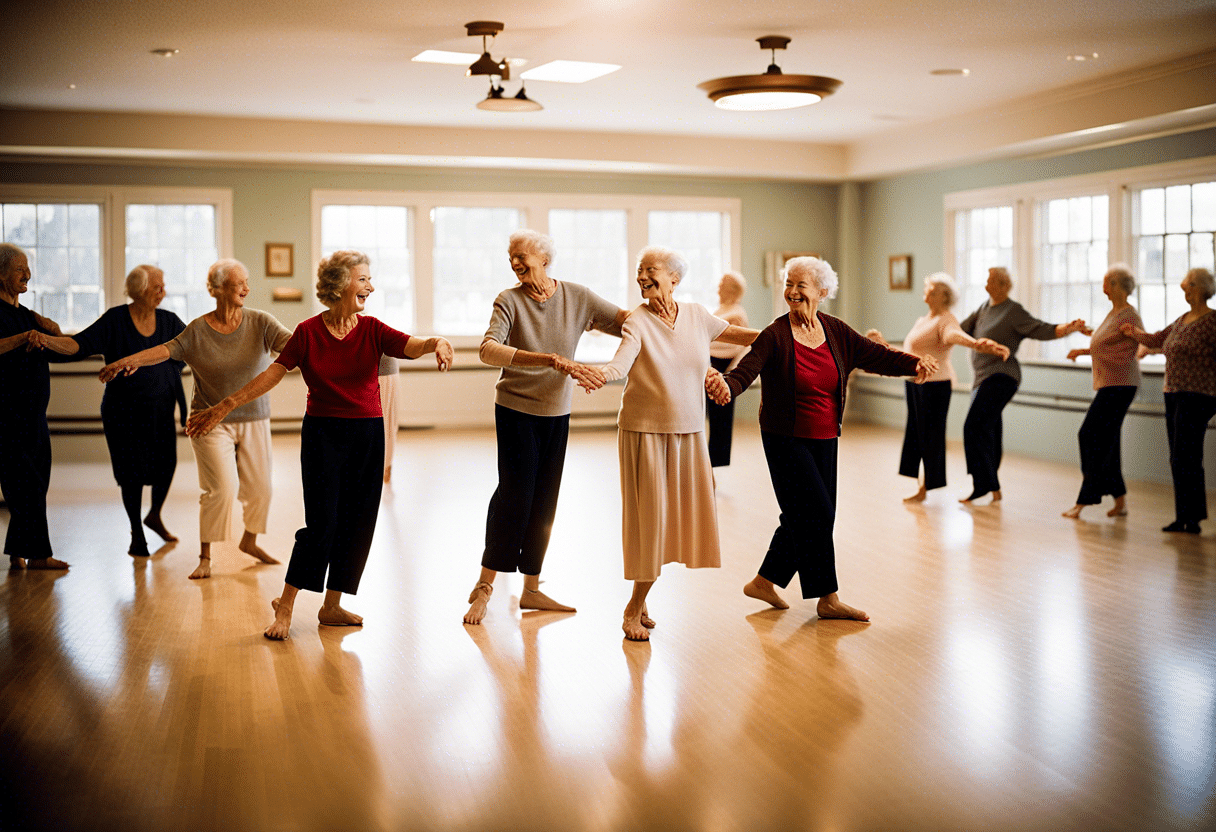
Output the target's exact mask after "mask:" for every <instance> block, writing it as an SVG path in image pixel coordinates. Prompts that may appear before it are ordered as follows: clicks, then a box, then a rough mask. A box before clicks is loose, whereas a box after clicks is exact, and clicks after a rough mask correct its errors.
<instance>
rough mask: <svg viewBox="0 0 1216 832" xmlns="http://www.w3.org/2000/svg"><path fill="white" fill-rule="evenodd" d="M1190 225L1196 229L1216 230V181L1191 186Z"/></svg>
mask: <svg viewBox="0 0 1216 832" xmlns="http://www.w3.org/2000/svg"><path fill="white" fill-rule="evenodd" d="M1191 227H1192V228H1194V230H1196V231H1216V182H1200V183H1199V184H1197V185H1192V186H1191Z"/></svg>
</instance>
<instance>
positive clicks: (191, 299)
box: [115, 203, 219, 321]
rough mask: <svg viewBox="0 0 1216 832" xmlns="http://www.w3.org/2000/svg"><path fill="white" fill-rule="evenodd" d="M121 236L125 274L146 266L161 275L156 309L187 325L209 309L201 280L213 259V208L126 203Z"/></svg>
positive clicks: (216, 254)
mask: <svg viewBox="0 0 1216 832" xmlns="http://www.w3.org/2000/svg"><path fill="white" fill-rule="evenodd" d="M126 233H127V245H126V249H125V251H124V260H125V263H126V271H127V272H128V273H129V272H130V271H131V269H133V268H135V267H136V266H140V265H144V264H147V265H151V266H157V267H158V268H160V269H161V270H162V271H164V273H165V299H164V300H163V301H161V308H162V309H167V310H169V311H171V312H175V313H176V314H177V316H178V317H179V318H181V319H182V320H183V321H191V320H193V319H195V318H197V317H198V316H199V315H202V314H204V313H205V312H208V311H210V310H211V309H213V308H214V307H215V301H214V300H212V298H211V296H210V294H209V293H208V292H207V288H206V285H207V283H206V280H205V278H206V275H207V270H208V269H209V268H210V267H211V264H212V263H214V262H215V261H216V260H218V259H219V248H218V244H217V237H216V210H215V206H214V205H209V204H174V203H155V204H148V203H129V204H128V205H127V210H126ZM124 277H125V275H124ZM115 301H116V302H118V299H115Z"/></svg>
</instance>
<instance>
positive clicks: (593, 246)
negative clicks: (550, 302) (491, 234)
mask: <svg viewBox="0 0 1216 832" xmlns="http://www.w3.org/2000/svg"><path fill="white" fill-rule="evenodd" d="M549 236H550V237H552V238H553V244H554V247H555V248H556V249H557V251H558V256H557V258H556V259H555V260H554V261H553V268H552V269H550V274H552V275H553V276H554V277H556V278H558V279H559V280H569V281H572V282H574V283H581V284H583V285H584V286H586V287H587V288H588V289H590V290H591V291H593V292H595V293H596V294H597V295H599V296H600V297H602V298H604V299H605V300H610V301H612V302H613V303H615V304H616V305H617V306H620V307H628V306H631V305H632V304H631V303H630V295H629V287H630V286H631V285H632V284H633V266H632V261H631V260H630V256H629V215H628V213H627V212H626V211H624V210H623V209H612V208H609V209H600V208H554V209H552V210H550V211H549ZM618 343H619V342H618V341H617V339H615V338H613V337H612V336H611V335H605V334H604V333H602V332H594V331H592V332H588V333H585V334H584V335H583V337H582V339H581V340H580V341H579V345H578V351H577V353H576V354H577V355H578V357H579V359H580V360H582V361H589V362H604V361H610V360H612V356H613V354H614V353H615V352H616V347H617V344H618Z"/></svg>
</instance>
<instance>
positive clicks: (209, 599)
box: [0, 425, 1216, 832]
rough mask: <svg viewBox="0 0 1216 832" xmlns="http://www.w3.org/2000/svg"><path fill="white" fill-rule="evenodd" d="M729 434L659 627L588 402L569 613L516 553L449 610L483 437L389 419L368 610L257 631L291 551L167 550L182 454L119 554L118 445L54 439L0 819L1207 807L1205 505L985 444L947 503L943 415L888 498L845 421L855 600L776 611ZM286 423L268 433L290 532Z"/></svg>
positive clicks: (1209, 697)
mask: <svg viewBox="0 0 1216 832" xmlns="http://www.w3.org/2000/svg"><path fill="white" fill-rule="evenodd" d="M736 441H737V444H736V449H735V459H734V464H733V465H732V466H731V467H730V468H729V469H725V470H721V469H720V470H719V472H718V504H719V511H720V522H721V529H722V552H723V567H722V568H721V569H718V570H699V571H690V570H685V569H683V568H682V567H679V566H668V567H667V568H666V569H665V570H664V573H663V576H662V578H661V579H660V580H659V582H658V584H657V585H656V586H655V589H654V590H653V591H652V593H651V595H650V612H651V614H652V615H653V616H654V618H655V619H656V620H657V621H658V627H657V628H656V629H655V631H654V633H653V639H652V641H651V643H649V644H635V643H629V642H625V641H623V640H622V638H621V631H620V613H621V610H622V608H623V607H624V605H625V602H626V600H627V598H628V595H629V585H628V584H626V583H625V581H624V580H623V579H622V578H621V556H620V548H619V547H620V532H619V517H620V508H619V496H618V486H617V467H616V465H617V464H616V447H615V434H614V433H612V432H603V431H598V432H597V431H588V432H575V433H574V434H573V435H572V437H571V442H570V454H569V458H568V460H567V464H566V479H565V483H564V486H563V492H562V497H561V506H560V508H559V511H558V519H557V523H556V525H555V527H554V531H553V542H552V545H551V548H550V554H549V559H548V562H547V564H546V571H545V576H544V577H545V579H546V583H545V590H546V592H548V593H549V594H551V595H552V596H554V597H555V598H557V599H558V600H561V601H565V602H567V603H571V604H574V605H576V606H577V607H578V609H579V612H578V613H577V614H575V615H562V614H553V613H524V614H521V613H520V612H519V610H518V607H517V600H518V593H519V592H520V590H521V587H522V582H521V580H520V578H519V577H518V576H509V577H506V578H505V579H504V578H500V580H499V585H498V588H497V592H496V593H495V595H494V597H493V599H492V601H491V604H490V609H489V614H488V616H487V618H486V621H485V624H484V625H482V626H479V627H469V626H465V625H463V624H462V623H461V621H460V619H461V616H462V614H463V612H464V610H465V608H466V606H467V605H466V604H465V597H466V596H467V594H468V591H469V589H471V588H472V585H473V583H474V581H475V579H476V575H477V568H478V560H479V557H480V550H481V542H482V536H483V534H484V522H485V511H486V505H487V502H488V500H489V497H490V494H491V492H492V491H493V488H494V485H495V483H494V477H495V458H494V437H493V434H492V433H491V432H488V431H486V432H479V431H469V432H455V431H452V432H448V431H417V432H406V433H402V434H401V441H400V442H399V444H398V450H397V459H396V466H395V468H394V471H395V473H396V481H395V482H394V483H393V484H392V486H391V487H390V488H388V489H386V491H385V494H384V511H383V512H382V514H381V517H380V523H379V526H378V528H377V532H376V542H375V546H374V549H373V552H372V556H371V559H370V561H369V564H368V569H367V573H366V574H365V576H364V580H363V587H362V590H361V592H360V593H359V595H358V596H357V597H355V598H354V599H352V600H351V603H350V607H351V608H352V609H353V610H354V611H356V612H359V613H361V614H363V615H364V616H366V619H367V624H366V626H365V627H363V628H361V629H358V630H342V629H334V628H324V627H318V626H317V624H316V618H315V616H316V610H317V608H318V607H319V605H320V598H319V596H315V595H301V598H300V600H299V601H298V602H297V606H296V619H295V624H294V628H293V632H292V638H291V639H290V640H289V641H287V642H284V643H273V642H269V641H267V640H266V639H264V638H263V637H262V635H261V631H262V629H263V628H264V627H265V626H266V625H267V624H268V623H269V622H270V620H271V611H270V607H269V600H270V598H272V597H273V596H275V595H276V594H277V592H278V590H279V589H280V587H281V585H282V581H283V575H284V567H282V566H265V565H257V564H255V563H253V562H252V560H251V559H249V558H247V557H245V556H243V555H241V554H240V553H239V552H237V551H236V549H235V546H233V545H223V546H219V547H216V548H217V549H218V551H216V552H215V561H214V577H212V578H211V579H209V580H205V581H188V580H187V579H186V575H187V574H189V572H190V571H191V570H192V569H193V567H194V565H195V563H196V560H195V558H196V556H197V548H196V547H197V538H196V534H197V496H196V495H197V490H196V488H195V486H194V482H195V475H194V469H193V466H192V465H191V464H183V465H182V466H181V467H179V469H178V479H177V482H176V484H175V486H174V489H173V492H172V493H171V496H170V502H169V504H168V505H167V507H166V513H165V516H166V522H167V523H168V525H169V527H170V528H171V529H172V530H174V531H175V532H176V533H178V534H179V535H180V536H181V537H182V541H181V542H180V543H178V544H177V545H176V546H166V547H163V548H162V549H161V550H159V551H158V552H156V553H155V554H154V555H153V557H152V558H150V559H147V560H140V561H136V562H134V563H133V562H132V559H131V558H130V557H128V556H127V555H126V554H125V552H126V548H127V542H128V541H127V532H126V530H125V519H124V515H123V512H122V509H121V505H120V503H119V499H118V492H117V488H116V487H115V486H114V485H113V482H112V479H111V477H110V474H109V466H108V465H107V464H62V465H59V466H57V467H56V469H55V473H54V477H53V484H52V493H51V503H52V505H51V519H52V537H53V539H54V541H55V543H56V546H57V554H58V555H59V556H60V557H62V558H64V559H65V560H68V561H70V562H71V563H72V569H71V571H70V572H69V573H68V574H66V575H54V574H50V573H10V574H8V575H7V578H6V579H5V580H4V582H3V584H2V586H0V607H3V610H4V616H3V618H0V673H2V675H0V691H2V696H3V699H2V703H3V710H2V711H0V726H2V727H0V746H2V747H3V749H4V750H3V753H2V754H0V759H3V761H4V762H3V766H4V770H3V771H2V772H0V796H2V797H0V799H2V801H3V802H2V803H0V817H2V818H4V820H0V828H3V829H9V828H12V829H24V828H30V829H41V830H77V829H79V830H124V831H126V830H131V831H132V832H140V831H141V830H194V829H198V830H202V829H232V830H318V832H320V830H347V829H349V830H385V831H386V832H387V831H388V830H470V831H471V830H635V829H636V830H651V829H653V830H714V831H715V832H717V831H718V830H721V832H732V831H733V830H761V829H763V830H787V829H789V830H793V829H799V830H825V832H846V830H1091V829H1092V830H1144V829H1152V830H1212V829H1216V798H1214V796H1213V792H1214V790H1216V641H1214V639H1213V634H1214V633H1216V537H1213V534H1212V532H1211V531H1208V533H1207V534H1205V535H1204V536H1203V537H1201V538H1194V537H1190V536H1184V535H1163V534H1161V533H1160V532H1159V531H1158V529H1159V528H1160V527H1161V526H1162V525H1163V524H1164V523H1166V522H1168V521H1169V520H1170V519H1171V517H1172V498H1171V492H1170V489H1169V487H1168V486H1161V485H1155V484H1138V485H1135V486H1134V487H1133V489H1132V491H1131V493H1130V495H1129V504H1130V508H1131V516H1129V517H1127V518H1124V519H1118V520H1115V519H1110V518H1107V517H1106V516H1105V513H1104V512H1103V511H1099V510H1096V509H1089V512H1090V513H1089V514H1087V515H1086V519H1084V520H1082V521H1080V522H1073V521H1069V520H1065V519H1063V518H1061V517H1060V516H1059V513H1060V511H1061V510H1063V509H1065V508H1068V507H1069V506H1071V505H1072V503H1073V499H1074V497H1075V494H1076V489H1077V486H1078V483H1079V475H1078V473H1077V471H1076V470H1074V469H1072V468H1069V467H1066V466H1060V465H1054V464H1049V463H1043V462H1037V461H1032V460H1026V459H1019V458H1017V457H1010V458H1008V459H1007V460H1006V462H1005V465H1004V467H1003V469H1002V479H1003V480H1004V483H1005V495H1006V499H1005V502H1004V503H1003V504H1002V505H1001V506H999V507H991V506H981V507H975V508H970V509H967V508H962V507H960V506H959V505H958V504H957V503H956V502H955V498H956V497H958V496H961V495H962V494H964V493H965V492H966V484H967V483H966V478H965V477H964V472H963V465H962V460H961V452H960V449H959V448H957V447H952V448H951V459H950V477H951V482H952V486H951V487H950V488H947V489H945V490H943V491H939V492H935V493H933V494H932V495H931V496H930V498H929V500H928V502H926V503H925V504H922V505H911V506H909V505H905V504H903V503H902V502H901V500H900V498H901V497H902V496H905V495H906V494H908V493H910V492H911V491H912V490H914V489H913V488H910V487H909V486H910V481H908V480H905V479H901V478H899V477H898V476H896V475H895V473H894V470H895V468H896V465H897V457H898V449H899V434H898V433H897V432H894V431H890V430H886V429H880V428H871V427H865V426H856V425H853V426H848V427H847V428H846V435H845V438H844V440H843V442H842V446H841V454H840V458H841V482H840V508H839V517H838V530H837V552H838V562H839V572H840V579H841V586H842V598H843V599H844V600H846V601H847V602H849V603H852V604H854V605H856V606H859V607H861V608H863V609H865V610H867V611H868V612H869V613H870V614H871V616H872V617H873V624H870V625H864V624H858V623H854V622H842V621H820V620H818V619H816V617H815V614H814V603H813V602H802V601H800V600H798V598H797V596H798V592H797V585H796V584H795V585H793V586H792V587H791V588H790V589H789V590H787V591H786V592H785V595H786V598H787V600H789V601H791V602H792V609H790V610H789V611H785V612H779V611H776V610H772V609H766V608H764V607H763V605H762V604H760V603H759V602H756V601H753V600H751V599H749V598H746V597H744V596H743V594H742V592H741V587H742V585H743V584H744V583H745V582H746V581H747V580H748V579H749V578H750V577H751V576H752V575H753V574H754V573H755V570H756V567H757V566H758V564H759V561H760V559H761V557H762V555H763V551H764V549H765V546H766V544H767V541H768V537H769V535H770V534H771V531H772V527H773V525H774V522H775V519H776V514H777V509H776V503H775V501H774V500H773V497H772V491H771V489H770V486H769V483H768V476H767V470H766V468H765V465H764V460H763V454H762V452H761V450H760V442H759V435H758V434H757V433H756V431H755V429H754V428H747V427H742V428H740V430H739V435H738V438H737V440H736ZM297 454H298V439H297V437H295V436H291V435H284V436H277V437H276V438H275V466H276V467H275V482H276V488H277V492H276V495H275V502H274V509H273V517H272V528H271V530H270V533H269V534H268V535H267V536H266V537H265V538H264V541H265V548H266V549H267V550H268V551H270V552H272V553H274V554H277V555H280V556H283V557H284V558H285V557H286V555H287V554H288V552H289V550H290V543H291V540H292V536H293V534H294V531H295V528H296V527H297V526H298V525H299V523H300V519H301V517H302V509H301V499H300V494H299V477H298V473H299V468H298V459H297ZM1129 473H1133V472H1129ZM1213 505H1216V501H1214V502H1213ZM4 517H5V516H4V515H3V514H2V513H0V518H4ZM4 522H6V520H5V521H4ZM1208 525H1209V526H1216V523H1209V524H1208Z"/></svg>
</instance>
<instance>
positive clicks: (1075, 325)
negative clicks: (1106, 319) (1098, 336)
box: [1068, 318, 1094, 335]
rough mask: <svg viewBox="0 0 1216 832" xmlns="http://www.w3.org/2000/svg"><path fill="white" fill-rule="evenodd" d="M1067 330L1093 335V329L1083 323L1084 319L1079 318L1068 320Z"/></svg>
mask: <svg viewBox="0 0 1216 832" xmlns="http://www.w3.org/2000/svg"><path fill="white" fill-rule="evenodd" d="M1068 331H1069V332H1079V333H1081V334H1082V335H1093V334H1094V331H1093V330H1092V329H1090V328H1089V326H1088V325H1087V324H1086V323H1085V321H1084V320H1083V319H1081V318H1077V319H1076V320H1075V321H1071V322H1069V324H1068Z"/></svg>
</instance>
